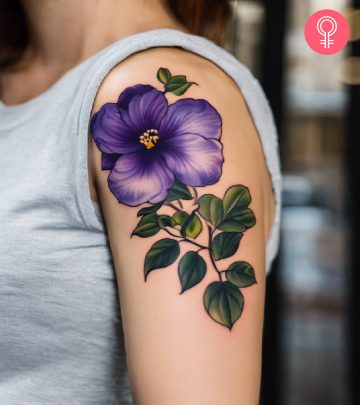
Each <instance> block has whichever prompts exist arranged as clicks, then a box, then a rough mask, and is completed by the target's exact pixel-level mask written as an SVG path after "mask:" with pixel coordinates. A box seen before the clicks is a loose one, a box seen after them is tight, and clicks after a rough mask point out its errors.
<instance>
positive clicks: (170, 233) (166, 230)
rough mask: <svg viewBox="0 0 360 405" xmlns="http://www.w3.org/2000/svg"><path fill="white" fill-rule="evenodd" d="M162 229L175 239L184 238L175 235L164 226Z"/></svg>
mask: <svg viewBox="0 0 360 405" xmlns="http://www.w3.org/2000/svg"><path fill="white" fill-rule="evenodd" d="M160 229H162V230H164V231H165V232H167V233H168V234H169V235H171V236H173V237H174V238H182V236H180V235H175V234H174V233H172V232H170V231H169V230H168V229H166V228H165V227H164V226H161V227H160ZM180 242H181V241H180Z"/></svg>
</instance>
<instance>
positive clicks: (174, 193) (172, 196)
mask: <svg viewBox="0 0 360 405" xmlns="http://www.w3.org/2000/svg"><path fill="white" fill-rule="evenodd" d="M191 199H192V195H191V193H190V191H189V189H188V188H187V187H186V186H185V184H183V183H181V182H180V181H179V180H175V183H174V185H173V186H172V187H171V189H170V191H169V194H168V196H167V198H166V201H174V200H191Z"/></svg>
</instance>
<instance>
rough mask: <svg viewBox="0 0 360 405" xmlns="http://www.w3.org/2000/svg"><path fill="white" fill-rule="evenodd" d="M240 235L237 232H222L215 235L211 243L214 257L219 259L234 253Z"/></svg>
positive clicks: (237, 246)
mask: <svg viewBox="0 0 360 405" xmlns="http://www.w3.org/2000/svg"><path fill="white" fill-rule="evenodd" d="M242 236H243V234H242V233H239V232H222V233H219V234H218V235H216V236H215V238H214V239H213V241H212V244H211V247H212V252H213V255H214V259H215V260H221V259H226V258H227V257H230V256H232V255H234V254H235V253H236V251H237V250H238V248H239V243H240V240H241V238H242Z"/></svg>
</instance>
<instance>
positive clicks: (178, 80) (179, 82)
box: [165, 75, 186, 91]
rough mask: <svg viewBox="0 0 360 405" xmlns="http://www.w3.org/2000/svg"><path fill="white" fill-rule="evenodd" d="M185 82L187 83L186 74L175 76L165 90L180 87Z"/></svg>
mask: <svg viewBox="0 0 360 405" xmlns="http://www.w3.org/2000/svg"><path fill="white" fill-rule="evenodd" d="M185 83H186V76H184V75H176V76H173V77H172V78H171V79H170V80H169V82H168V83H167V84H166V87H165V90H166V91H173V90H176V89H177V88H178V87H180V86H182V85H183V84H185Z"/></svg>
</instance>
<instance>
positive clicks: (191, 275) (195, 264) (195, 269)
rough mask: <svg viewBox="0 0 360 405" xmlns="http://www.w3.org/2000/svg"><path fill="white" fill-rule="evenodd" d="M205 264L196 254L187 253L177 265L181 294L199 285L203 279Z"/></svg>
mask: <svg viewBox="0 0 360 405" xmlns="http://www.w3.org/2000/svg"><path fill="white" fill-rule="evenodd" d="M205 274H206V263H205V260H204V259H203V258H202V257H201V256H200V255H199V254H198V253H197V252H187V253H185V255H184V256H183V257H182V259H181V260H180V263H179V278H180V282H181V287H182V290H181V293H180V294H182V293H183V292H184V291H186V290H188V289H189V288H192V287H194V286H195V285H196V284H199V283H200V281H201V280H202V279H203V278H204V277H205Z"/></svg>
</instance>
